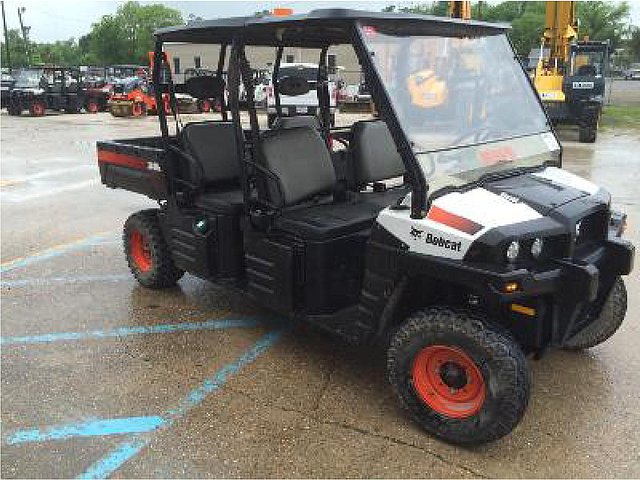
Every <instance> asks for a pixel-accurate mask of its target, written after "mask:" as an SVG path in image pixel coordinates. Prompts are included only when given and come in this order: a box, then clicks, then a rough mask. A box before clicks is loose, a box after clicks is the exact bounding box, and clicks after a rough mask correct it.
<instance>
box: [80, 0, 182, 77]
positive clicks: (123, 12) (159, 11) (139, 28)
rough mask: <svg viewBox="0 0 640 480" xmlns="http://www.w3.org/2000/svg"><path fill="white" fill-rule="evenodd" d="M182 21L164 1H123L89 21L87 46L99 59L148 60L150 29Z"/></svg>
mask: <svg viewBox="0 0 640 480" xmlns="http://www.w3.org/2000/svg"><path fill="white" fill-rule="evenodd" d="M180 23H183V20H182V15H181V14H180V12H178V11H177V10H175V9H173V8H168V7H165V6H164V5H140V4H139V3H138V2H127V3H125V4H122V5H120V6H119V7H118V10H117V12H116V13H115V14H114V15H105V16H103V17H102V19H101V20H100V22H98V23H96V24H94V25H93V28H92V30H91V33H89V38H88V40H87V43H88V46H89V48H88V50H89V52H90V53H91V54H93V55H94V56H95V58H96V59H97V60H98V62H99V63H101V64H104V65H108V64H117V63H134V64H141V65H144V64H146V63H148V61H149V60H148V52H150V51H151V50H152V49H153V31H154V30H155V29H157V28H160V27H167V26H170V25H177V24H180Z"/></svg>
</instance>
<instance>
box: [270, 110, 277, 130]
mask: <svg viewBox="0 0 640 480" xmlns="http://www.w3.org/2000/svg"><path fill="white" fill-rule="evenodd" d="M276 118H278V115H276V114H275V113H269V114H267V126H268V127H269V128H273V124H274V123H275V121H276Z"/></svg>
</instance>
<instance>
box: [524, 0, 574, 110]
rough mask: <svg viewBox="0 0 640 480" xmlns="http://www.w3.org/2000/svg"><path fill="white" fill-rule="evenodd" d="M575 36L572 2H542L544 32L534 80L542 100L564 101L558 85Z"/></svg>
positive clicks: (562, 77)
mask: <svg viewBox="0 0 640 480" xmlns="http://www.w3.org/2000/svg"><path fill="white" fill-rule="evenodd" d="M577 35H578V22H577V18H576V2H568V1H560V2H553V1H548V2H546V13H545V25H544V33H543V35H542V42H541V45H540V53H539V57H538V64H537V66H536V70H535V77H534V84H535V86H536V89H537V90H538V92H539V93H540V96H541V97H542V99H543V100H547V101H560V102H563V101H564V100H565V94H564V92H563V89H562V85H563V81H564V75H565V73H566V72H567V69H566V67H567V65H568V62H569V55H570V47H571V44H572V43H573V42H574V41H575V39H576V37H577ZM546 52H548V54H546Z"/></svg>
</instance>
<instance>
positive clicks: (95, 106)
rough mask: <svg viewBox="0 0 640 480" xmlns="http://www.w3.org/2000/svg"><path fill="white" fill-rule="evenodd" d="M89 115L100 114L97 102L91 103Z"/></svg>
mask: <svg viewBox="0 0 640 480" xmlns="http://www.w3.org/2000/svg"><path fill="white" fill-rule="evenodd" d="M88 110H89V113H98V104H97V103H96V102H90V103H89V108H88Z"/></svg>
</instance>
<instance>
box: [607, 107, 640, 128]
mask: <svg viewBox="0 0 640 480" xmlns="http://www.w3.org/2000/svg"><path fill="white" fill-rule="evenodd" d="M601 122H602V126H603V127H608V128H633V129H640V105H624V106H618V105H607V106H605V107H604V112H603V114H602V120H601Z"/></svg>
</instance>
